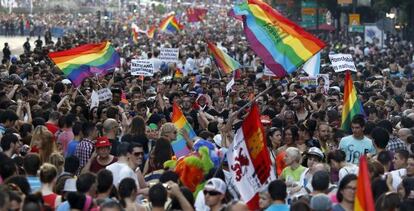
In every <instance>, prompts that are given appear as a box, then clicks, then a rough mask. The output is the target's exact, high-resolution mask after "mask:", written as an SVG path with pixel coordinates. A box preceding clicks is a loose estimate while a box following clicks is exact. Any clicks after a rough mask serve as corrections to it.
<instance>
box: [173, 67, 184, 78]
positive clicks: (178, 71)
mask: <svg viewBox="0 0 414 211" xmlns="http://www.w3.org/2000/svg"><path fill="white" fill-rule="evenodd" d="M183 77H184V75H183V72H182V71H181V70H180V68H176V69H175V73H174V78H183Z"/></svg>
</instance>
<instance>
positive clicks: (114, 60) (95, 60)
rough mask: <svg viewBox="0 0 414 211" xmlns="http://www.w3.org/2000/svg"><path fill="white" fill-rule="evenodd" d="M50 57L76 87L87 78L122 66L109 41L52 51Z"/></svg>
mask: <svg viewBox="0 0 414 211" xmlns="http://www.w3.org/2000/svg"><path fill="white" fill-rule="evenodd" d="M49 57H50V59H52V61H53V62H54V63H55V64H56V65H57V66H58V67H59V69H60V70H62V72H63V73H64V74H65V76H66V77H67V78H68V79H69V80H71V81H72V84H73V85H74V86H75V87H78V86H79V85H80V84H81V83H82V81H83V80H84V79H85V78H88V77H91V76H94V75H105V74H107V73H109V72H111V71H112V70H113V69H115V67H119V66H120V56H119V54H118V53H117V52H116V51H115V49H114V47H112V45H111V43H110V42H108V41H106V42H102V43H99V44H86V45H82V46H79V47H76V48H72V49H69V50H66V51H59V52H52V53H49Z"/></svg>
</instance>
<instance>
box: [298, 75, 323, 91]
mask: <svg viewBox="0 0 414 211" xmlns="http://www.w3.org/2000/svg"><path fill="white" fill-rule="evenodd" d="M299 82H300V85H301V86H302V87H303V88H316V87H317V86H318V81H317V77H314V76H307V77H300V78H299Z"/></svg>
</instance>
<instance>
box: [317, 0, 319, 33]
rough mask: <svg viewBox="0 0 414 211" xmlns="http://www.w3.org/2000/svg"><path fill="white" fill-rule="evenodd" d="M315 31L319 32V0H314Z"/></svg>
mask: <svg viewBox="0 0 414 211" xmlns="http://www.w3.org/2000/svg"><path fill="white" fill-rule="evenodd" d="M316 33H319V0H316Z"/></svg>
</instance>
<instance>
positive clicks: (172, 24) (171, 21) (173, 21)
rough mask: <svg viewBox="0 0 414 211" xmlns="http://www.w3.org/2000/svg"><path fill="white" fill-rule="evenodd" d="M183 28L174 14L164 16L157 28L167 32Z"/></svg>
mask: <svg viewBox="0 0 414 211" xmlns="http://www.w3.org/2000/svg"><path fill="white" fill-rule="evenodd" d="M183 28H184V26H183V25H181V24H180V23H179V22H178V20H177V18H176V17H175V16H174V15H170V16H168V17H166V18H164V19H163V20H162V21H161V23H160V26H159V29H160V30H161V31H168V32H173V33H175V32H179V31H181V30H182V29H183Z"/></svg>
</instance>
